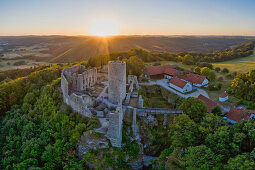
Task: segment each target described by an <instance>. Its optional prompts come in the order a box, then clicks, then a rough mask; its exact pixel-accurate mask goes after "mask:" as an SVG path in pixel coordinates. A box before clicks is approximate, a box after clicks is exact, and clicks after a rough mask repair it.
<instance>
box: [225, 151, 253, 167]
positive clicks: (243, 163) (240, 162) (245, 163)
mask: <svg viewBox="0 0 255 170" xmlns="http://www.w3.org/2000/svg"><path fill="white" fill-rule="evenodd" d="M254 167H255V161H254V160H251V159H249V157H248V155H247V154H243V155H237V156H236V157H234V158H230V159H229V160H228V164H227V165H226V166H225V168H226V169H230V170H235V169H247V170H253V169H254Z"/></svg>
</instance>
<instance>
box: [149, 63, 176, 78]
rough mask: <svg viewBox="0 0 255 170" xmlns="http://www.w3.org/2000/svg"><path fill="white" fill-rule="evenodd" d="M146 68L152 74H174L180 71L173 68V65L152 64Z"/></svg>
mask: <svg viewBox="0 0 255 170" xmlns="http://www.w3.org/2000/svg"><path fill="white" fill-rule="evenodd" d="M146 70H147V73H148V74H149V75H150V76H152V75H158V74H164V73H165V74H169V75H174V74H175V73H177V71H178V70H176V69H173V68H172V66H171V65H160V66H150V67H147V69H146Z"/></svg>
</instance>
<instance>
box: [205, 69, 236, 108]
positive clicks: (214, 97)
mask: <svg viewBox="0 0 255 170" xmlns="http://www.w3.org/2000/svg"><path fill="white" fill-rule="evenodd" d="M215 73H216V77H217V78H216V80H215V81H214V82H211V83H213V84H218V83H221V84H222V88H221V90H216V91H210V90H208V88H204V90H205V91H206V92H207V93H208V95H209V97H210V99H212V100H213V101H216V102H218V103H220V104H222V105H224V106H229V107H231V106H234V105H236V104H237V103H238V102H239V99H237V98H236V97H234V96H229V100H228V101H226V102H224V103H221V102H219V96H220V94H222V93H223V92H224V91H226V90H227V89H228V87H229V85H230V84H231V82H232V79H228V78H226V74H223V73H217V72H215ZM219 77H223V80H222V81H219V80H218V78H219Z"/></svg>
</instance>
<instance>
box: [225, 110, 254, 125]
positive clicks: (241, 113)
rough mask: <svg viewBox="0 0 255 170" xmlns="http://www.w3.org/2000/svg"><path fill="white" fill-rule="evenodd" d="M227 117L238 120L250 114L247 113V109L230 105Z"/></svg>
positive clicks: (246, 117)
mask: <svg viewBox="0 0 255 170" xmlns="http://www.w3.org/2000/svg"><path fill="white" fill-rule="evenodd" d="M226 117H227V118H229V119H231V120H234V121H236V122H238V121H239V120H242V119H244V120H248V119H249V117H250V114H248V111H247V110H244V109H238V108H236V107H232V108H231V109H230V110H229V112H228V114H227V115H226Z"/></svg>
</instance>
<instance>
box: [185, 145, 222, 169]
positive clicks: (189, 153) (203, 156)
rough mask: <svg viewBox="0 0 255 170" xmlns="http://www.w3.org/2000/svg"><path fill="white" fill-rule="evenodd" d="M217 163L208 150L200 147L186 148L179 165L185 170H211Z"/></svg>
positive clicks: (214, 156) (215, 157) (211, 152)
mask: <svg viewBox="0 0 255 170" xmlns="http://www.w3.org/2000/svg"><path fill="white" fill-rule="evenodd" d="M218 161H219V160H217V156H216V155H215V154H214V153H213V151H212V150H211V149H210V148H208V147H207V146H205V145H200V146H191V147H188V148H187V149H186V150H185V151H184V155H183V156H182V158H181V163H180V164H181V166H182V167H185V169H213V168H215V164H217V163H218Z"/></svg>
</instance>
